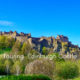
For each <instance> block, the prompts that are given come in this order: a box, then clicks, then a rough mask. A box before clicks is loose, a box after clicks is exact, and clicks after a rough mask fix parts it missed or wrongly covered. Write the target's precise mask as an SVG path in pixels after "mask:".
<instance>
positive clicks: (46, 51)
mask: <svg viewBox="0 0 80 80" xmlns="http://www.w3.org/2000/svg"><path fill="white" fill-rule="evenodd" d="M42 54H43V55H47V54H48V49H47V48H46V47H43V49H42Z"/></svg>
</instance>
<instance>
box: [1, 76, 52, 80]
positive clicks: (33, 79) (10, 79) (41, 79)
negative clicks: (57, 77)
mask: <svg viewBox="0 0 80 80" xmlns="http://www.w3.org/2000/svg"><path fill="white" fill-rule="evenodd" d="M0 80H51V79H50V78H49V77H47V76H44V75H28V76H22V75H20V76H7V77H3V78H0Z"/></svg>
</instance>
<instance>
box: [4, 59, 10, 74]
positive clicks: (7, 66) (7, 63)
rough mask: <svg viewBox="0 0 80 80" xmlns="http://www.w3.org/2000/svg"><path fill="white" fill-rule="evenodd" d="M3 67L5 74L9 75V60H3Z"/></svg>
mask: <svg viewBox="0 0 80 80" xmlns="http://www.w3.org/2000/svg"><path fill="white" fill-rule="evenodd" d="M4 65H5V67H6V73H7V74H9V73H10V67H11V62H10V60H5V63H4Z"/></svg>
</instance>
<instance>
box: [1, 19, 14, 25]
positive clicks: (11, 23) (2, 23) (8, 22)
mask: <svg viewBox="0 0 80 80" xmlns="http://www.w3.org/2000/svg"><path fill="white" fill-rule="evenodd" d="M0 25H1V26H13V22H10V21H2V20H0Z"/></svg>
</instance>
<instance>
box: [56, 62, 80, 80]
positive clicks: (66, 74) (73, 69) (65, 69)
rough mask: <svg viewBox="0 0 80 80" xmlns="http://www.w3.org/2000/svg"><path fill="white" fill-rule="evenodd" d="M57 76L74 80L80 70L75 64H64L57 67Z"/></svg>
mask: <svg viewBox="0 0 80 80" xmlns="http://www.w3.org/2000/svg"><path fill="white" fill-rule="evenodd" d="M56 72H57V76H59V77H61V78H64V79H73V78H75V77H77V76H78V74H79V70H78V67H77V65H76V64H75V63H72V62H63V63H60V64H57V66H56Z"/></svg>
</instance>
